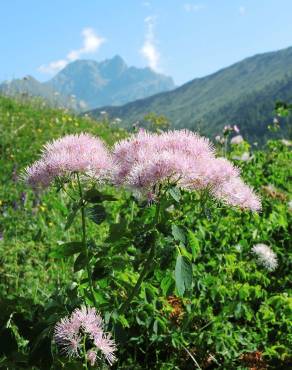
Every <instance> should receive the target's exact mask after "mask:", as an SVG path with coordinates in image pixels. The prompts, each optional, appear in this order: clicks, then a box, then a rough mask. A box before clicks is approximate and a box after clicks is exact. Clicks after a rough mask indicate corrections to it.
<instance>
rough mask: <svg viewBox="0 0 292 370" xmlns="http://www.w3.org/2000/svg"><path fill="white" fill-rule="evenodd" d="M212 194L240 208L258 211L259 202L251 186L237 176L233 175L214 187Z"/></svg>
mask: <svg viewBox="0 0 292 370" xmlns="http://www.w3.org/2000/svg"><path fill="white" fill-rule="evenodd" d="M213 194H214V196H215V197H216V198H218V199H220V200H222V201H223V202H225V203H227V204H230V205H232V206H236V207H239V208H242V209H250V210H252V211H259V210H260V209H261V202H260V199H259V197H258V196H257V195H256V194H255V193H254V191H253V190H252V188H251V187H250V186H248V185H246V184H245V183H244V182H243V181H242V180H241V179H240V178H239V177H234V178H232V179H230V180H229V181H227V182H223V184H222V185H221V186H219V187H217V188H215V189H214V191H213Z"/></svg>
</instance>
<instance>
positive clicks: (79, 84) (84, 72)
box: [46, 55, 174, 108]
mask: <svg viewBox="0 0 292 370" xmlns="http://www.w3.org/2000/svg"><path fill="white" fill-rule="evenodd" d="M46 85H47V86H50V87H52V88H53V89H55V90H57V91H59V92H60V93H61V94H63V95H71V94H74V95H75V96H76V97H77V99H78V100H82V101H84V102H85V103H86V104H87V105H88V107H91V108H94V107H100V106H102V105H121V104H125V103H127V102H129V101H133V100H136V99H141V98H145V97H147V96H150V95H153V94H156V93H158V92H161V91H167V90H171V89H173V88H174V83H173V81H172V79H171V78H170V77H166V76H164V75H161V74H158V73H156V72H154V71H152V70H151V69H150V68H135V67H128V66H127V64H126V63H125V62H124V60H123V59H122V58H121V57H120V56H118V55H117V56H115V57H113V58H112V59H108V60H105V61H102V62H100V63H99V62H96V61H93V60H78V61H75V62H73V63H70V64H69V65H68V66H66V67H65V68H64V69H63V70H62V71H60V72H59V73H58V74H57V75H56V76H55V77H54V78H53V79H52V80H50V81H48V82H47V83H46Z"/></svg>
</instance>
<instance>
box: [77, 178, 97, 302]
mask: <svg viewBox="0 0 292 370" xmlns="http://www.w3.org/2000/svg"><path fill="white" fill-rule="evenodd" d="M77 181H78V188H79V195H80V200H81V220H82V244H83V248H84V253H85V258H86V269H87V277H88V283H89V288H90V293H91V298H92V301H93V303H94V306H95V307H97V302H96V299H95V296H94V289H93V282H92V276H91V268H90V263H89V253H88V248H87V236H86V217H85V201H84V198H83V191H82V186H81V182H80V178H79V174H78V173H77Z"/></svg>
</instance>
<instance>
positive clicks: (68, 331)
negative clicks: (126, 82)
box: [54, 307, 116, 365]
mask: <svg viewBox="0 0 292 370" xmlns="http://www.w3.org/2000/svg"><path fill="white" fill-rule="evenodd" d="M84 335H86V337H87V339H90V340H91V341H92V346H93V347H92V348H91V349H90V350H89V351H87V359H88V361H89V362H90V363H91V364H94V363H95V361H96V357H97V356H98V353H101V354H102V355H103V356H104V358H105V359H106V360H107V361H108V362H109V364H110V365H111V364H113V363H114V362H115V360H116V357H115V351H116V345H115V342H114V340H113V339H111V336H110V334H108V333H105V332H104V324H103V320H102V318H101V316H100V315H99V314H98V313H97V312H96V310H95V308H88V307H81V309H78V308H77V309H76V310H75V311H73V313H72V314H71V316H70V317H64V318H63V319H61V320H60V321H59V322H58V323H57V324H56V326H55V331H54V338H55V342H56V343H57V345H58V346H59V347H60V348H61V350H62V352H63V353H64V354H66V355H67V356H70V357H72V356H73V357H79V356H80V353H81V350H82V349H81V343H83V337H84Z"/></svg>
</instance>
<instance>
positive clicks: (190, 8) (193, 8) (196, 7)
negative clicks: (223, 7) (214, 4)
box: [184, 3, 205, 13]
mask: <svg viewBox="0 0 292 370" xmlns="http://www.w3.org/2000/svg"><path fill="white" fill-rule="evenodd" d="M204 8H205V5H203V4H192V3H185V4H184V10H185V11H186V12H188V13H191V12H194V13H197V12H199V11H200V10H202V9H204Z"/></svg>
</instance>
